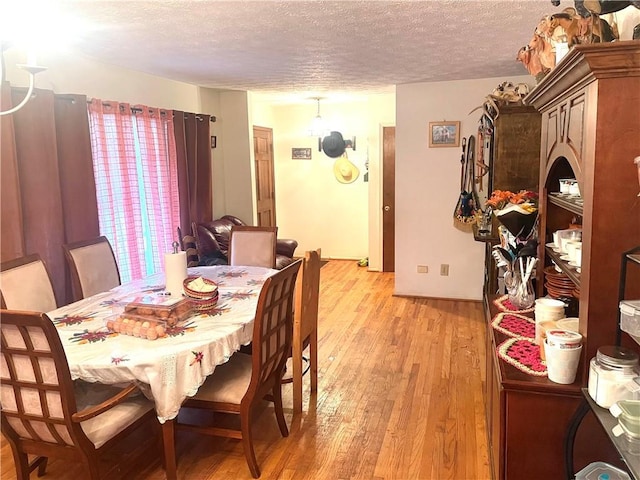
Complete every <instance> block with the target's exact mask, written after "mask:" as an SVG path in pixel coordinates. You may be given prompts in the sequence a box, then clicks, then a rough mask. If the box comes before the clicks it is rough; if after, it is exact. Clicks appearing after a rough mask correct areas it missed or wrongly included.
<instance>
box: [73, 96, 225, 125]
mask: <svg viewBox="0 0 640 480" xmlns="http://www.w3.org/2000/svg"><path fill="white" fill-rule="evenodd" d="M61 98H64V99H66V100H71V101H75V99H74V98H73V97H61ZM87 103H91V100H87ZM102 105H104V106H106V107H110V106H111V103H109V102H102ZM131 111H132V112H133V113H140V112H142V109H141V108H139V107H131ZM150 111H151V110H150ZM160 115H166V111H165V110H163V109H160ZM188 115H195V116H196V119H198V120H200V121H202V120H204V117H203V116H202V115H201V114H199V113H189V112H184V118H187V116H188ZM209 121H210V122H212V123H214V122H215V121H216V117H215V116H214V115H211V116H209Z"/></svg>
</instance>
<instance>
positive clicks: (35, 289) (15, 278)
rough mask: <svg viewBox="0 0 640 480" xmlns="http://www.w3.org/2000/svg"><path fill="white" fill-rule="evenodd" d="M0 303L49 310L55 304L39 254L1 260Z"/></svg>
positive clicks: (51, 286)
mask: <svg viewBox="0 0 640 480" xmlns="http://www.w3.org/2000/svg"><path fill="white" fill-rule="evenodd" d="M0 306H2V308H10V309H12V310H32V311H35V312H49V311H51V310H55V309H56V308H57V307H58V305H57V302H56V297H55V293H54V292H53V285H52V284H51V277H50V276H49V271H48V270H47V267H46V265H45V264H44V262H43V261H42V258H40V255H38V254H34V255H27V256H26V257H21V258H17V259H15V260H9V261H7V262H2V264H1V265H0Z"/></svg>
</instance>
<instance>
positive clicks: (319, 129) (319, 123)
mask: <svg viewBox="0 0 640 480" xmlns="http://www.w3.org/2000/svg"><path fill="white" fill-rule="evenodd" d="M321 99H322V98H321V97H314V100H315V101H316V102H317V103H318V113H317V114H316V116H315V117H314V119H313V121H312V123H311V128H310V129H309V136H311V137H318V138H321V137H322V136H323V135H324V134H325V132H326V130H327V129H326V127H325V125H324V120H323V119H322V117H321V116H320V100H321Z"/></svg>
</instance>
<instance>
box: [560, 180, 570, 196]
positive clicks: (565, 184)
mask: <svg viewBox="0 0 640 480" xmlns="http://www.w3.org/2000/svg"><path fill="white" fill-rule="evenodd" d="M571 180H572V179H571V178H561V179H560V193H562V194H567V195H568V194H569V189H570V188H571Z"/></svg>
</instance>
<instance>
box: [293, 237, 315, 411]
mask: <svg viewBox="0 0 640 480" xmlns="http://www.w3.org/2000/svg"><path fill="white" fill-rule="evenodd" d="M320 254H321V249H317V250H310V251H307V252H305V254H304V259H303V262H302V266H301V267H300V272H299V273H298V280H297V282H296V293H295V310H294V315H293V340H292V348H291V361H292V364H293V365H292V366H293V411H294V413H300V412H302V376H303V374H304V371H303V355H302V352H303V351H304V349H305V348H307V346H308V347H309V359H308V361H309V372H310V379H309V382H310V388H311V393H314V392H317V391H318V301H319V297H320V266H321V263H320Z"/></svg>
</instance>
